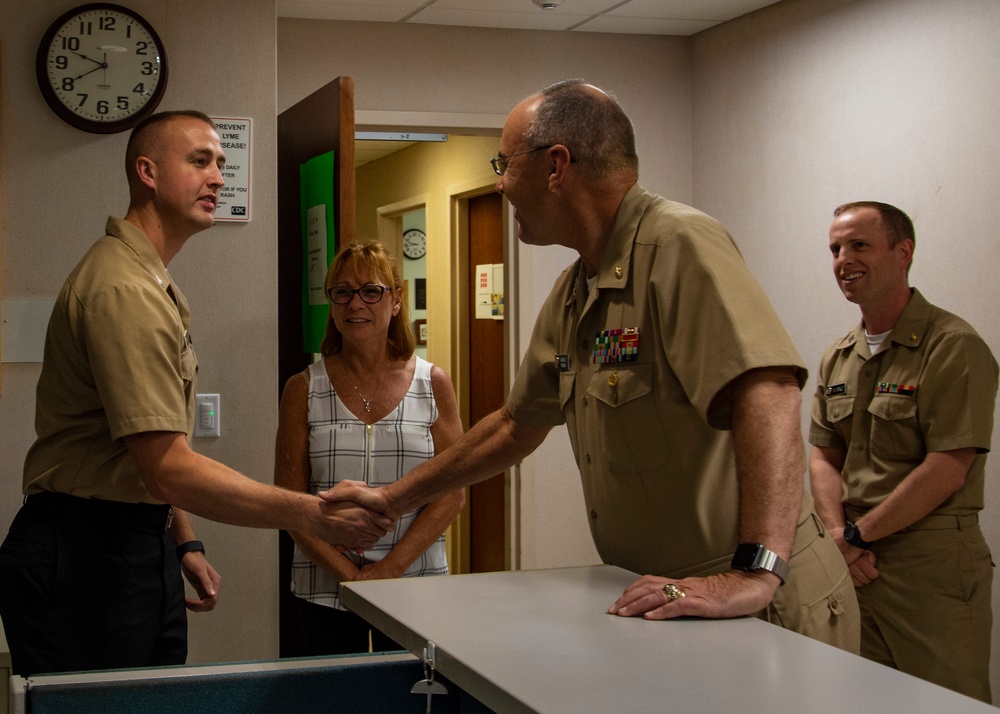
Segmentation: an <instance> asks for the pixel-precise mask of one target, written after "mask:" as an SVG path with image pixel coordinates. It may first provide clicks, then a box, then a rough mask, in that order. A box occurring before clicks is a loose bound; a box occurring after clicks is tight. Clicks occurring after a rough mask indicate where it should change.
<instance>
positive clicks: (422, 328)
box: [413, 320, 427, 345]
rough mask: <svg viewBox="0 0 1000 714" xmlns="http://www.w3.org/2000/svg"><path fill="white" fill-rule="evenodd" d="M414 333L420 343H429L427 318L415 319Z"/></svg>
mask: <svg viewBox="0 0 1000 714" xmlns="http://www.w3.org/2000/svg"><path fill="white" fill-rule="evenodd" d="M413 334H414V336H415V337H416V338H417V344H418V345H426V344H427V320H414V321H413Z"/></svg>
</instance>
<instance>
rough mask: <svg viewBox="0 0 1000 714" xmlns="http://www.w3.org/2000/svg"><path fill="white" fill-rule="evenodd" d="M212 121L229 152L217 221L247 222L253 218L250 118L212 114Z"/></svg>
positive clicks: (223, 147)
mask: <svg viewBox="0 0 1000 714" xmlns="http://www.w3.org/2000/svg"><path fill="white" fill-rule="evenodd" d="M212 121H213V122H215V129H216V131H218V132H219V139H221V140H222V151H223V153H224V154H225V155H226V166H225V168H223V169H222V178H223V179H224V180H225V182H226V185H225V186H223V187H222V190H221V191H219V205H218V207H216V209H215V220H217V221H235V222H244V223H245V222H247V221H249V220H250V120H249V119H234V118H231V117H212Z"/></svg>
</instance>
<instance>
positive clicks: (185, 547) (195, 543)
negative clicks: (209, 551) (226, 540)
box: [177, 540, 205, 560]
mask: <svg viewBox="0 0 1000 714" xmlns="http://www.w3.org/2000/svg"><path fill="white" fill-rule="evenodd" d="M194 551H198V552H199V553H201V554H202V555H204V554H205V544H204V543H202V542H201V541H200V540H189V541H188V542H187V543H181V544H180V545H179V546H177V560H181V559H183V558H184V556H185V555H186V554H188V553H192V552H194Z"/></svg>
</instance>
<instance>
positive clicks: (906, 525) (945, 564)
mask: <svg viewBox="0 0 1000 714" xmlns="http://www.w3.org/2000/svg"><path fill="white" fill-rule="evenodd" d="M913 248H914V232H913V223H912V222H911V221H910V219H909V217H908V216H907V215H906V214H905V213H903V212H902V211H901V210H899V209H898V208H896V207H894V206H890V205H888V204H884V203H877V202H872V201H861V202H856V203H848V204H844V205H843V206H840V207H839V208H837V209H836V211H834V220H833V225H832V226H831V227H830V251H831V253H832V255H833V272H834V276H835V277H836V279H837V284H838V285H839V286H840V289H841V291H842V292H843V293H844V296H845V297H846V298H847V299H848V300H850V301H851V302H853V303H856V304H857V305H858V306H859V307H860V308H861V324H859V325H858V326H857V327H855V328H854V329H853V330H852V331H851V332H849V333H848V334H847V335H845V336H844V337H842V338H841V339H839V340H837V341H836V342H835V343H833V345H831V346H830V347H829V348H828V349H827V351H826V354H825V355H824V357H823V361H822V364H821V366H820V372H819V376H818V385H817V389H816V396H815V398H814V399H813V405H812V427H811V429H810V432H809V441H810V443H812V444H813V449H812V453H811V455H810V459H809V468H810V476H811V480H812V491H813V495H814V497H815V500H816V509H817V511H818V512H819V514H820V516H821V517H822V518H823V521H824V523H825V524H826V526H827V528H829V530H830V532H831V533H832V534H833V537H834V539H835V540H836V542H837V544H838V546H840V550H841V552H842V553H843V555H844V559H845V561H846V562H847V564H848V566H849V568H850V572H851V575H852V578H853V580H854V584H855V586H856V588H857V594H858V601H859V604H860V606H861V654H862V655H864V656H865V657H867V658H869V659H871V660H874V661H876V662H881V663H882V664H885V665H888V666H890V667H895V668H897V669H900V670H902V671H904V672H907V673H909V674H912V675H915V676H918V677H921V678H923V679H926V680H928V681H931V682H935V683H937V684H940V685H942V686H945V687H948V688H949V689H954V690H955V691H958V692H962V693H963V694H967V695H969V696H971V697H975V698H977V699H981V700H983V701H985V702H989V701H990V679H989V660H990V635H991V623H992V619H993V616H992V612H991V608H990V591H991V583H992V580H993V564H992V561H991V557H990V552H989V548H988V547H987V545H986V542H985V540H984V539H983V535H982V532H981V531H980V529H979V525H978V513H979V511H980V510H981V509H982V508H983V480H984V475H985V464H986V452H987V451H989V448H990V437H991V434H992V431H993V409H994V403H995V399H996V393H997V363H996V360H995V359H994V358H993V355H992V354H991V352H990V349H989V347H987V345H986V343H985V342H983V340H982V338H981V337H980V336H979V335H978V334H977V333H976V331H975V330H973V329H972V328H971V327H970V326H969V325H968V323H966V322H965V321H964V320H962V319H961V318H959V317H956V316H955V315H952V314H951V313H948V312H945V311H944V310H942V309H940V308H938V307H935V306H934V305H931V304H930V303H928V302H927V300H926V299H924V297H923V295H921V294H920V292H919V291H917V290H915V289H912V288H910V287H909V284H908V280H907V274H908V271H909V267H910V264H911V262H912V259H913Z"/></svg>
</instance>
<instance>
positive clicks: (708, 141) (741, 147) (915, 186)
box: [693, 0, 1000, 692]
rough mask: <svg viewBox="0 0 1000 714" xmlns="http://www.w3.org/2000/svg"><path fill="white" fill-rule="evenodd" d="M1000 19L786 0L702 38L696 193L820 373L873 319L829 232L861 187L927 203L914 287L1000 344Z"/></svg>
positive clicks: (994, 466) (985, 3) (971, 0)
mask: <svg viewBox="0 0 1000 714" xmlns="http://www.w3.org/2000/svg"><path fill="white" fill-rule="evenodd" d="M998 28H1000V3H998V2H996V0H949V1H948V2H940V1H938V0H869V1H868V2H858V1H857V0H851V1H848V0H786V1H785V2H782V3H779V4H777V5H774V6H772V7H770V8H767V9H766V10H764V11H761V12H759V13H756V14H754V15H751V16H749V17H746V18H743V19H740V20H737V21H735V22H732V23H729V24H727V25H725V26H723V27H720V28H718V29H716V30H711V31H709V32H706V33H703V34H701V35H699V36H697V37H696V38H695V39H694V43H693V50H694V81H693V87H694V95H693V97H694V127H695V129H694V152H693V153H694V157H695V161H694V203H695V205H697V206H698V207H699V208H701V209H703V210H705V211H707V212H708V213H711V214H712V215H714V216H716V217H717V218H719V219H720V220H722V221H723V222H724V223H725V224H726V225H727V226H728V227H729V228H730V230H731V231H732V233H733V235H734V236H735V237H736V240H737V241H738V242H739V244H740V246H741V248H742V250H743V252H744V255H745V256H746V258H747V261H748V262H749V264H750V265H751V267H752V269H753V271H754V272H755V274H756V275H757V277H758V278H759V279H760V281H761V282H762V283H763V284H764V287H765V289H766V290H767V292H768V294H769V295H770V296H771V299H772V301H773V302H774V304H775V306H776V308H777V310H778V312H779V313H780V314H781V316H782V318H783V319H784V321H785V324H786V326H787V327H788V329H789V332H790V333H791V334H792V337H793V339H794V340H795V342H796V344H797V345H798V347H799V350H800V351H801V353H802V355H803V357H804V358H805V360H806V363H807V364H808V365H809V366H810V367H811V369H812V371H815V370H816V368H817V367H818V365H819V360H820V357H821V356H822V353H823V349H824V348H825V347H826V345H827V344H829V343H830V342H832V341H833V340H834V339H836V338H837V337H839V336H840V335H842V334H844V333H845V332H847V330H848V329H849V328H850V327H851V326H853V324H855V323H856V322H857V320H858V319H859V315H858V312H857V308H856V306H854V305H852V304H850V303H848V302H847V301H846V300H844V298H843V296H842V295H841V294H840V291H839V289H838V288H837V287H836V284H835V282H834V279H833V274H832V268H831V263H830V254H829V250H828V248H827V230H828V229H829V225H830V221H831V218H832V215H831V214H832V211H833V209H834V207H836V206H837V205H839V204H841V203H844V202H846V201H851V200H861V199H872V200H880V201H886V202H888V203H892V204H894V205H897V206H899V207H900V208H902V209H904V210H906V211H907V212H908V213H909V214H910V215H911V217H912V218H913V219H914V223H915V227H916V234H917V241H916V253H915V259H914V261H915V262H914V265H913V268H912V271H911V275H910V282H911V284H912V285H915V286H916V287H918V288H920V290H921V291H922V292H923V293H924V295H925V296H926V297H927V298H928V299H929V300H931V301H932V302H935V303H937V304H939V305H941V306H942V307H944V308H946V309H949V310H951V311H952V312H955V313H957V314H959V315H961V316H962V317H964V318H966V319H967V320H968V321H969V322H970V323H971V324H972V325H973V326H974V327H975V328H976V329H977V330H978V331H979V333H980V334H981V335H982V336H983V337H984V339H985V340H986V342H987V343H988V344H989V345H990V346H991V348H992V349H993V353H994V354H995V355H998V356H1000V292H998V291H997V278H996V273H997V268H998V266H1000V240H998V237H1000V236H998V228H997V221H996V218H995V215H994V213H993V211H994V208H995V205H996V200H997V196H998V191H1000V163H998V161H997V157H998V156H1000V130H998V128H997V127H998V124H997V117H998V116H1000V89H998V86H1000V85H998V83H997V77H1000V34H998V32H997V30H998ZM814 389H815V380H813V379H810V382H809V384H808V385H807V386H806V389H805V390H804V392H803V394H804V396H805V397H806V398H805V399H804V404H803V430H805V429H807V428H808V406H809V400H810V399H811V397H812V393H813V390H814ZM993 443H994V447H995V448H994V450H995V451H996V449H1000V424H996V425H995V426H994V435H993ZM998 477H1000V455H998V454H997V453H994V455H993V456H991V457H990V458H989V460H988V461H987V478H986V509H985V510H984V511H983V513H982V514H981V516H980V520H981V523H982V525H983V530H984V532H985V534H986V537H987V540H988V541H989V543H990V547H991V549H992V551H993V553H994V557H996V556H997V555H998V554H1000V511H998V506H1000V483H998ZM998 598H1000V592H997V587H996V586H994V595H993V599H994V611H995V612H1000V608H998V607H997V605H998V602H1000V601H998ZM997 635H998V628H997V627H996V626H995V627H994V637H993V641H994V648H993V649H994V651H998V649H997V641H998V640H997ZM993 689H994V691H995V692H996V691H1000V657H994V661H993Z"/></svg>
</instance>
